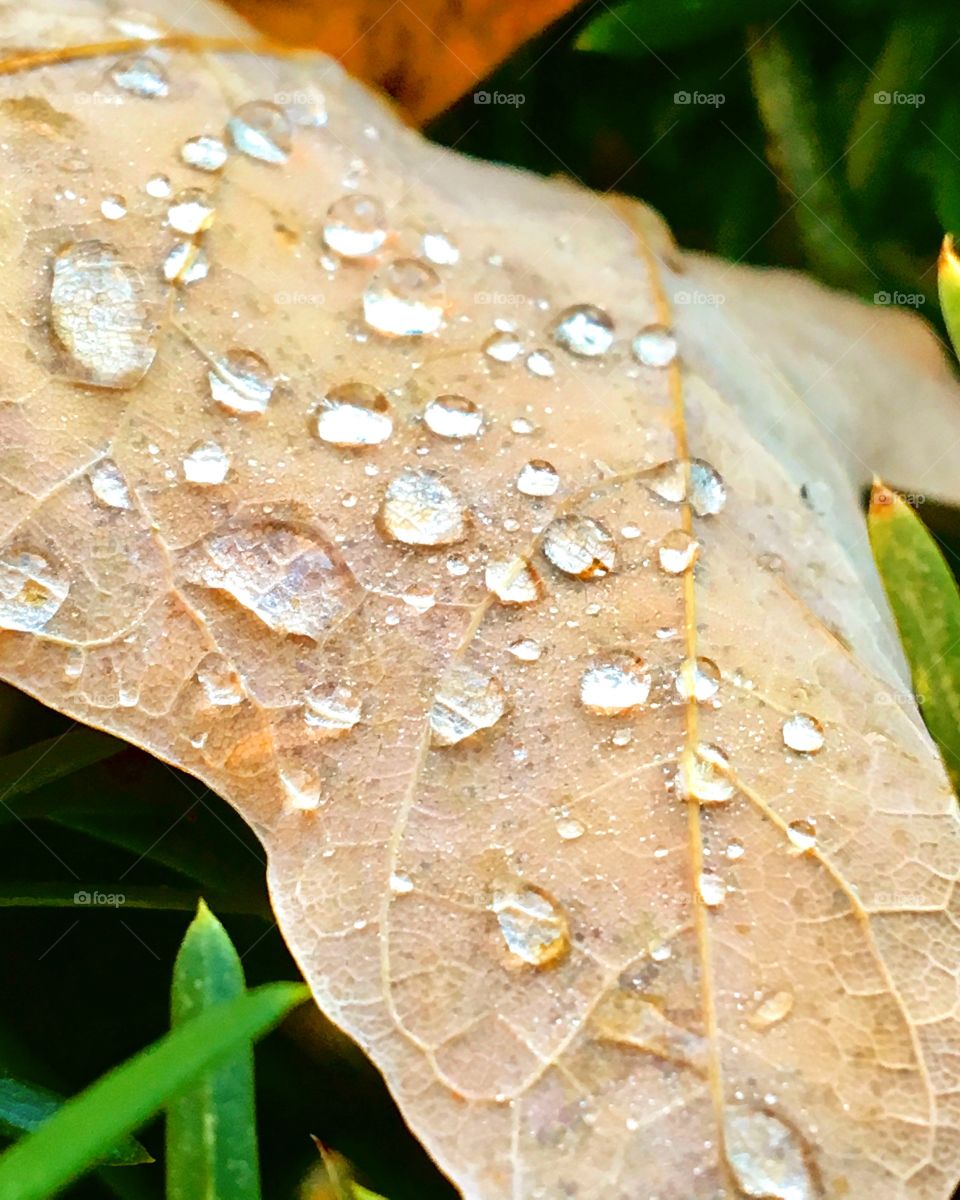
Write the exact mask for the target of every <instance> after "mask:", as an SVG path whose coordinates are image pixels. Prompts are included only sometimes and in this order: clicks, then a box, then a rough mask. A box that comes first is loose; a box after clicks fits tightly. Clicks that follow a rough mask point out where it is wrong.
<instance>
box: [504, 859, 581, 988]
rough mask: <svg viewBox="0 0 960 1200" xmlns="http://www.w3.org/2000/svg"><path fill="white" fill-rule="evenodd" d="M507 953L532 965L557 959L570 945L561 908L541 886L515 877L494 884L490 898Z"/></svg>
mask: <svg viewBox="0 0 960 1200" xmlns="http://www.w3.org/2000/svg"><path fill="white" fill-rule="evenodd" d="M490 911H491V912H493V913H494V914H496V918H497V923H498V925H499V926H500V933H501V935H502V936H503V940H504V942H505V943H506V945H507V949H508V950H509V951H510V953H511V954H513V955H515V956H516V957H517V958H519V959H520V960H521V961H522V962H525V963H527V964H528V965H529V966H532V967H546V966H549V965H550V964H551V963H554V962H557V961H558V960H559V959H560V958H562V957H563V955H564V954H566V952H567V951H568V950H569V948H570V929H569V926H568V923H567V918H566V915H565V914H564V912H563V909H562V908H561V907H560V905H559V904H558V903H557V901H556V900H554V899H553V897H552V896H551V895H549V893H547V892H545V891H544V890H543V889H542V888H538V887H533V886H531V885H530V884H526V883H523V882H521V881H520V880H516V881H512V880H511V881H504V882H502V883H499V884H497V885H496V886H495V887H494V890H493V896H492V898H491V901H490Z"/></svg>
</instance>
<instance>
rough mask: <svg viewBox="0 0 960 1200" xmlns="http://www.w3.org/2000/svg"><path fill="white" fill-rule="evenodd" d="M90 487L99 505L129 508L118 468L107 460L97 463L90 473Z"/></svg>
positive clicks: (128, 498)
mask: <svg viewBox="0 0 960 1200" xmlns="http://www.w3.org/2000/svg"><path fill="white" fill-rule="evenodd" d="M90 487H91V489H92V490H93V495H94V498H95V499H96V501H97V502H98V503H99V504H102V505H103V506H104V507H105V508H130V507H131V504H130V493H129V491H128V490H127V482H126V480H125V479H124V478H123V476H122V475H121V473H120V468H119V467H118V466H117V464H116V463H115V462H113V461H112V460H111V459H109V458H105V459H104V460H103V461H102V462H98V463H97V465H96V466H95V467H93V468H92V470H91V471H90Z"/></svg>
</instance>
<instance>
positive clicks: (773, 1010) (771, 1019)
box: [747, 991, 794, 1029]
mask: <svg viewBox="0 0 960 1200" xmlns="http://www.w3.org/2000/svg"><path fill="white" fill-rule="evenodd" d="M793 1003H794V999H793V992H787V991H779V992H771V993H770V994H769V995H767V996H764V997H763V999H762V1000H761V1001H760V1002H759V1003H758V1004H757V1006H756V1008H754V1010H753V1012H752V1013H750V1015H749V1016H748V1017H747V1022H748V1024H749V1025H751V1026H752V1027H753V1028H754V1029H769V1028H771V1026H773V1025H779V1023H780V1022H781V1021H784V1020H786V1018H787V1017H789V1016H790V1014H791V1012H793Z"/></svg>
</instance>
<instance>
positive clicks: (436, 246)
mask: <svg viewBox="0 0 960 1200" xmlns="http://www.w3.org/2000/svg"><path fill="white" fill-rule="evenodd" d="M420 252H421V253H422V254H423V257H424V258H425V259H427V261H428V262H432V263H434V264H435V265H436V266H438V267H452V266H453V265H454V264H455V263H458V262H459V261H460V251H459V250H458V249H457V247H456V246H455V245H454V244H453V242H451V241H450V239H449V238H448V237H447V235H446V234H445V233H425V234H424V235H423V239H422V240H421V242H420Z"/></svg>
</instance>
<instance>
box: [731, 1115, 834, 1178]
mask: <svg viewBox="0 0 960 1200" xmlns="http://www.w3.org/2000/svg"><path fill="white" fill-rule="evenodd" d="M724 1131H725V1135H724V1149H725V1151H726V1156H727V1161H728V1162H729V1163H730V1169H731V1171H732V1172H733V1175H734V1178H735V1180H736V1182H737V1184H738V1186H739V1187H740V1189H741V1190H742V1192H743V1194H744V1195H745V1196H748V1197H751V1198H752V1200H816V1198H817V1197H819V1196H820V1195H821V1194H822V1193H821V1190H820V1188H819V1186H818V1185H817V1184H816V1182H815V1181H814V1179H813V1177H812V1176H811V1174H810V1168H809V1167H808V1165H807V1156H806V1154H805V1153H804V1147H803V1144H802V1142H801V1140H800V1137H799V1135H798V1134H797V1133H796V1132H795V1131H794V1130H793V1129H791V1128H790V1127H789V1126H788V1125H785V1124H784V1123H783V1121H780V1120H778V1119H777V1118H776V1117H775V1116H773V1115H772V1114H771V1113H767V1112H762V1111H760V1110H759V1109H751V1108H747V1107H746V1106H734V1107H731V1108H729V1109H728V1110H727V1113H726V1116H725V1119H724Z"/></svg>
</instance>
